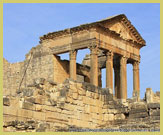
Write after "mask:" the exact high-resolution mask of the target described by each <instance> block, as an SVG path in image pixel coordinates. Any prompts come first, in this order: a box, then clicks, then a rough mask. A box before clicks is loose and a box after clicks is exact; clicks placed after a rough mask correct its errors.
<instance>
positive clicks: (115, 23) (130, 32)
mask: <svg viewBox="0 0 163 135" xmlns="http://www.w3.org/2000/svg"><path fill="white" fill-rule="evenodd" d="M99 23H100V24H101V25H103V26H104V27H105V28H108V29H110V30H111V31H115V32H116V33H118V34H120V37H122V38H123V39H125V40H132V41H136V42H137V43H140V44H142V45H145V40H144V39H143V38H142V37H141V35H140V34H139V33H138V31H137V30H136V28H135V27H134V26H133V25H132V24H131V22H130V21H129V20H128V19H127V17H126V16H125V15H117V16H113V17H110V18H107V19H104V20H101V21H99Z"/></svg>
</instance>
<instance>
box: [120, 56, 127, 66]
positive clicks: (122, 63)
mask: <svg viewBox="0 0 163 135" xmlns="http://www.w3.org/2000/svg"><path fill="white" fill-rule="evenodd" d="M127 59H128V57H126V56H122V57H121V58H120V65H124V64H127Z"/></svg>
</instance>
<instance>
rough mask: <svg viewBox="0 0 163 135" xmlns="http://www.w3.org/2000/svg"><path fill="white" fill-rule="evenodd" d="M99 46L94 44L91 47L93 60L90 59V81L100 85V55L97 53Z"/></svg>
mask: <svg viewBox="0 0 163 135" xmlns="http://www.w3.org/2000/svg"><path fill="white" fill-rule="evenodd" d="M97 50H98V48H97V46H96V45H93V46H91V47H90V51H91V54H90V55H91V61H90V63H91V64H90V66H91V71H90V82H91V83H92V84H93V85H95V86H98V55H97Z"/></svg>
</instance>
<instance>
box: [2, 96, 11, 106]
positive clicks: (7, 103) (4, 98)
mask: <svg viewBox="0 0 163 135" xmlns="http://www.w3.org/2000/svg"><path fill="white" fill-rule="evenodd" d="M3 105H4V106H10V99H9V98H8V97H3Z"/></svg>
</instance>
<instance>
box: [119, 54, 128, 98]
mask: <svg viewBox="0 0 163 135" xmlns="http://www.w3.org/2000/svg"><path fill="white" fill-rule="evenodd" d="M126 64H127V57H125V56H122V57H121V58H120V99H124V100H125V99H127V66H126Z"/></svg>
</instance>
